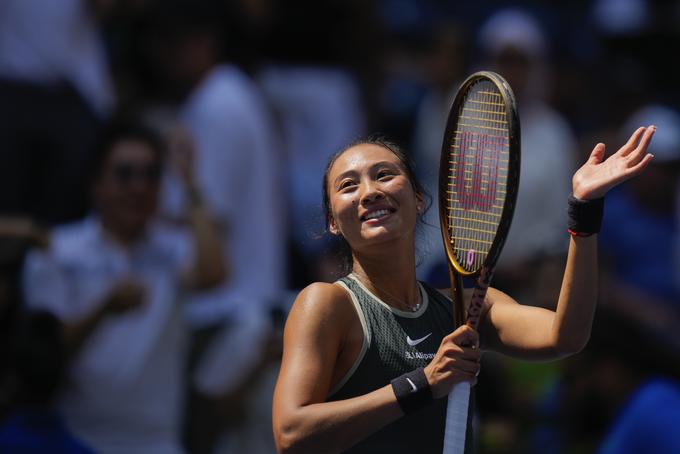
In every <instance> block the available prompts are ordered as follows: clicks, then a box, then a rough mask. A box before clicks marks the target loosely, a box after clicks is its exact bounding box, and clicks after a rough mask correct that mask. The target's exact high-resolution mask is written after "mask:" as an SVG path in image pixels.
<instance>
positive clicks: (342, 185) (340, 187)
mask: <svg viewBox="0 0 680 454" xmlns="http://www.w3.org/2000/svg"><path fill="white" fill-rule="evenodd" d="M352 186H355V183H354V181H353V180H350V179H347V180H342V181H341V182H340V184H339V185H338V191H342V190H343V189H347V188H350V187H352Z"/></svg>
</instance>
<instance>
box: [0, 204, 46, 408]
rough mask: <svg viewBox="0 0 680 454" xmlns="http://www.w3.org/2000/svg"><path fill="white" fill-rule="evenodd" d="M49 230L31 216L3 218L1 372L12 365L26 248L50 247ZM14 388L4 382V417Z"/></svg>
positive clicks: (0, 403) (0, 400)
mask: <svg viewBox="0 0 680 454" xmlns="http://www.w3.org/2000/svg"><path fill="white" fill-rule="evenodd" d="M46 246H47V232H46V231H45V230H44V229H42V228H41V227H40V226H38V225H37V224H36V223H34V222H33V221H32V220H31V219H29V218H16V217H12V218H0V376H1V377H5V374H6V372H7V370H8V368H9V357H10V346H11V345H13V344H12V342H13V341H12V336H13V335H14V331H15V329H14V328H15V326H14V325H15V323H16V321H17V318H18V317H19V315H20V313H21V284H20V282H21V268H22V266H23V262H24V257H25V255H26V251H27V250H28V249H29V248H31V247H46ZM11 391H12V390H11V389H9V388H8V387H7V386H0V419H1V418H3V416H4V415H5V414H6V412H7V410H8V406H9V405H10V401H11V396H10V393H11Z"/></svg>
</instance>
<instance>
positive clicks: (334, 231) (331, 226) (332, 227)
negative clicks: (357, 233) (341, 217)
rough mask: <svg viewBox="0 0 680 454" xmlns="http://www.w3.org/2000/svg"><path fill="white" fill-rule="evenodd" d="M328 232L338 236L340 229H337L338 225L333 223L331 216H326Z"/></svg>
mask: <svg viewBox="0 0 680 454" xmlns="http://www.w3.org/2000/svg"><path fill="white" fill-rule="evenodd" d="M328 231H329V232H331V233H332V234H333V235H340V229H338V224H336V223H335V218H334V217H333V216H328Z"/></svg>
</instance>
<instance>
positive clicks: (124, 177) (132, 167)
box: [113, 163, 161, 184]
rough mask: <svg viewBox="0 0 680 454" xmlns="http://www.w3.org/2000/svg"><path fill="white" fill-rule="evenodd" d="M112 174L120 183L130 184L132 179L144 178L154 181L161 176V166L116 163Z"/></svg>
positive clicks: (147, 180) (150, 181)
mask: <svg viewBox="0 0 680 454" xmlns="http://www.w3.org/2000/svg"><path fill="white" fill-rule="evenodd" d="M113 175H114V177H115V178H116V180H117V181H118V183H121V184H130V183H132V181H133V180H144V181H145V182H148V183H156V182H158V180H159V179H160V177H161V166H160V165H158V164H147V165H136V164H130V163H121V164H117V165H116V166H115V167H114V168H113Z"/></svg>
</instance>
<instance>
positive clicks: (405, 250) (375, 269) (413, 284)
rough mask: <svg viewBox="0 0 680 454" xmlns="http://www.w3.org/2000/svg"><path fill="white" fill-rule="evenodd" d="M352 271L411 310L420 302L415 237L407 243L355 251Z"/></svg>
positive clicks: (391, 300) (371, 287) (392, 301)
mask: <svg viewBox="0 0 680 454" xmlns="http://www.w3.org/2000/svg"><path fill="white" fill-rule="evenodd" d="M352 272H353V273H354V274H355V275H357V276H358V277H359V279H360V280H361V281H362V283H363V284H364V285H366V286H367V287H369V290H371V291H374V293H375V294H376V295H378V296H380V297H381V298H382V299H383V300H385V302H386V303H388V304H390V305H391V306H394V307H396V308H398V309H402V310H404V309H405V310H408V309H412V308H414V307H417V306H418V304H419V303H420V291H419V287H418V283H417V281H416V266H415V246H414V244H413V241H410V242H408V243H406V244H405V245H398V244H397V245H390V246H388V247H385V245H381V247H380V248H379V250H377V251H369V252H357V251H355V252H354V253H353V255H352Z"/></svg>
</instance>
